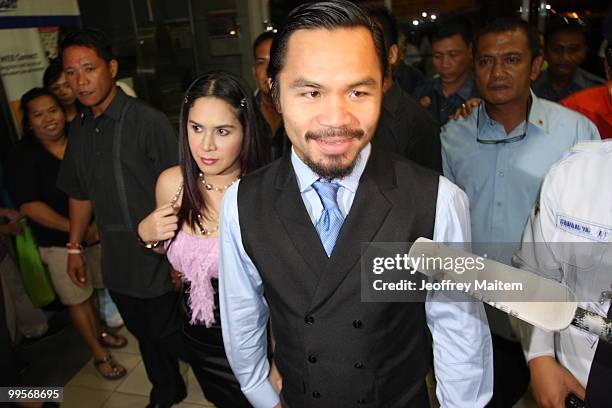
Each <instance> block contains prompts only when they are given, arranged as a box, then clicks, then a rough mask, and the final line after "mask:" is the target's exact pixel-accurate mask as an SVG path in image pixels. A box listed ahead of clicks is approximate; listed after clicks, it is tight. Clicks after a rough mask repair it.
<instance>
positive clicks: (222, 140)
mask: <svg viewBox="0 0 612 408" xmlns="http://www.w3.org/2000/svg"><path fill="white" fill-rule="evenodd" d="M187 136H188V138H189V149H190V151H191V156H192V157H193V159H194V160H195V162H196V163H197V165H198V167H199V169H200V170H201V171H202V172H203V173H204V174H205V175H207V176H209V175H210V176H217V175H228V174H232V173H236V172H238V173H239V172H240V162H239V160H238V158H239V156H240V151H241V150H242V139H243V137H244V136H243V129H242V125H241V124H240V121H239V120H238V117H237V116H236V110H235V109H234V108H233V107H232V106H231V105H230V104H228V103H227V102H226V101H224V100H223V99H219V98H215V97H212V96H206V97H203V98H198V99H196V101H195V102H194V103H193V105H192V106H191V109H189V117H188V119H187Z"/></svg>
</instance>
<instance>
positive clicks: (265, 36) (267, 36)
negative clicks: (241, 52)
mask: <svg viewBox="0 0 612 408" xmlns="http://www.w3.org/2000/svg"><path fill="white" fill-rule="evenodd" d="M275 36H276V34H274V31H264V32H263V33H261V34H259V35H258V36H257V38H255V41H253V57H255V54H256V53H257V47H259V45H260V44H261V43H262V42H264V41H267V40H272V41H274V37H275Z"/></svg>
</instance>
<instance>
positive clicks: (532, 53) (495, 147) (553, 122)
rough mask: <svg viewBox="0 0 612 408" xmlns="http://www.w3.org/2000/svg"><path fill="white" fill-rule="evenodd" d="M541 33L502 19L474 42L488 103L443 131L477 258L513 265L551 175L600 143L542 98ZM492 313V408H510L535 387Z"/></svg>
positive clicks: (582, 123) (447, 167) (589, 128)
mask: <svg viewBox="0 0 612 408" xmlns="http://www.w3.org/2000/svg"><path fill="white" fill-rule="evenodd" d="M541 65H542V56H541V55H540V45H539V39H538V34H537V31H535V29H534V28H533V27H531V26H529V25H528V24H527V23H525V22H523V21H521V20H518V19H499V20H496V21H493V22H491V23H490V24H489V25H487V26H486V27H484V28H483V29H482V30H481V31H480V32H479V33H478V35H477V36H476V39H475V41H474V72H475V79H476V86H477V87H478V91H479V92H480V95H481V96H482V98H483V101H484V103H481V104H480V106H478V108H477V109H474V111H473V112H472V113H471V114H470V115H469V116H468V117H467V118H466V119H464V118H460V119H459V120H456V121H450V122H449V123H448V124H447V125H446V126H445V127H444V129H443V130H442V135H441V141H442V161H443V167H444V175H445V176H446V177H447V178H449V179H450V180H452V181H453V182H454V183H456V184H457V185H458V186H459V187H461V188H462V189H463V190H464V191H465V192H466V193H467V195H468V197H469V199H470V214H471V219H472V221H471V223H472V240H473V245H472V248H473V250H474V252H476V253H478V254H480V255H484V254H485V253H486V254H487V256H488V258H492V259H495V260H497V261H499V262H503V263H506V264H510V260H511V259H512V254H513V253H514V252H515V251H516V250H517V249H518V247H519V244H520V240H521V236H522V232H523V228H524V227H525V224H526V222H527V219H528V217H529V214H530V210H531V208H532V207H533V204H534V202H535V200H536V198H537V195H538V191H539V189H540V185H541V183H542V180H543V178H544V176H545V174H546V173H547V171H548V169H549V168H550V167H551V166H552V164H553V163H555V162H556V161H557V160H559V159H561V158H562V157H563V155H564V154H565V153H566V152H567V151H568V150H569V149H570V148H571V147H572V146H573V145H574V144H576V143H577V142H579V141H583V140H599V139H600V137H599V133H598V132H597V129H596V128H595V126H594V125H593V123H591V122H590V121H589V120H588V119H586V118H585V117H583V116H581V115H579V114H576V113H575V112H572V111H570V110H568V109H565V108H563V107H562V106H560V105H557V104H554V103H551V102H549V101H546V100H543V99H540V98H538V97H537V96H536V95H534V93H533V92H531V89H530V85H531V81H533V80H534V79H535V78H536V77H537V76H538V73H539V72H540V67H541ZM492 310H493V309H489V310H487V312H488V315H489V324H490V326H491V330H492V332H493V336H492V337H493V355H494V371H495V373H494V374H495V378H494V390H493V399H492V400H491V403H490V406H492V407H506V406H512V405H513V403H514V402H516V401H517V400H518V399H520V398H521V396H522V395H523V393H524V392H525V389H526V388H527V385H528V382H529V372H528V369H527V366H526V363H525V359H524V357H523V352H522V349H521V346H520V344H519V342H518V339H517V338H516V335H515V334H514V332H513V330H512V328H511V327H510V323H509V320H508V318H507V317H506V315H505V314H503V313H499V314H496V313H495V312H494V311H492Z"/></svg>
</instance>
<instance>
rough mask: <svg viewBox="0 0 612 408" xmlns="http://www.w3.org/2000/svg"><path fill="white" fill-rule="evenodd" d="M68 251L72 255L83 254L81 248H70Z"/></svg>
mask: <svg viewBox="0 0 612 408" xmlns="http://www.w3.org/2000/svg"><path fill="white" fill-rule="evenodd" d="M66 252H68V253H69V254H71V255H80V254H81V250H80V249H68V250H67V251H66Z"/></svg>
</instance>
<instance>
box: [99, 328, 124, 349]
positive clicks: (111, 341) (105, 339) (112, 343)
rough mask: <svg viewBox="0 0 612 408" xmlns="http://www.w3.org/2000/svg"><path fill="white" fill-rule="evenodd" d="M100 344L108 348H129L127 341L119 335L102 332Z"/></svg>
mask: <svg viewBox="0 0 612 408" xmlns="http://www.w3.org/2000/svg"><path fill="white" fill-rule="evenodd" d="M99 339H100V344H102V345H103V346H104V347H106V348H112V349H120V348H123V347H125V346H127V343H128V341H127V339H126V338H125V337H123V336H120V335H118V334H113V333H111V332H107V331H102V332H101V333H100V336H99Z"/></svg>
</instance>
